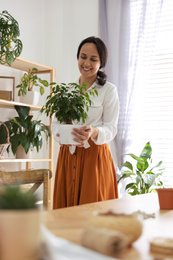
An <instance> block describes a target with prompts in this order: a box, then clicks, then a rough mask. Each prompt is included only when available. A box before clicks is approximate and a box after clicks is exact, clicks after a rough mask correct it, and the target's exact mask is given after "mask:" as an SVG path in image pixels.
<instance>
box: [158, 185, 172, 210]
mask: <svg viewBox="0 0 173 260" xmlns="http://www.w3.org/2000/svg"><path fill="white" fill-rule="evenodd" d="M157 194H158V198H159V204H160V209H173V188H160V189H157Z"/></svg>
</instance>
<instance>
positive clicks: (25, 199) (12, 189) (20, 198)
mask: <svg viewBox="0 0 173 260" xmlns="http://www.w3.org/2000/svg"><path fill="white" fill-rule="evenodd" d="M36 202H37V197H36V195H34V194H32V193H29V192H22V191H21V190H20V187H19V186H18V185H17V186H6V187H5V188H3V190H2V193H1V194H0V210H27V209H36V208H37V204H36Z"/></svg>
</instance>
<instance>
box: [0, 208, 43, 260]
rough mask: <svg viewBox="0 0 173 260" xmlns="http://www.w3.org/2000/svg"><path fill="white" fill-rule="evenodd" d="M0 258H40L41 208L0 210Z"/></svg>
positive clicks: (19, 259) (5, 259)
mask: <svg viewBox="0 0 173 260" xmlns="http://www.w3.org/2000/svg"><path fill="white" fill-rule="evenodd" d="M0 230H1V236H0V249H1V250H0V259H1V260H12V259H13V260H24V259H32V260H37V259H39V247H40V212H39V210H16V211H15V210H0Z"/></svg>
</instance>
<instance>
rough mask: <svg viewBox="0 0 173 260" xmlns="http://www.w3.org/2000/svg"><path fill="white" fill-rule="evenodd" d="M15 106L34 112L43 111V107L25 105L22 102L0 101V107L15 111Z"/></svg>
mask: <svg viewBox="0 0 173 260" xmlns="http://www.w3.org/2000/svg"><path fill="white" fill-rule="evenodd" d="M14 106H26V107H30V108H31V110H32V111H38V110H40V109H41V106H35V105H30V104H24V103H20V102H15V101H7V100H4V99H0V107H3V108H10V109H14Z"/></svg>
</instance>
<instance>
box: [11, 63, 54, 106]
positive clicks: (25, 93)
mask: <svg viewBox="0 0 173 260" xmlns="http://www.w3.org/2000/svg"><path fill="white" fill-rule="evenodd" d="M37 71H38V70H37V68H33V69H32V70H29V72H28V74H27V73H25V74H24V75H23V77H22V78H21V84H19V85H17V86H16V88H19V90H18V96H21V102H22V103H26V104H33V105H37V104H38V101H39V96H40V94H41V95H43V94H44V88H45V87H48V86H49V83H48V81H47V80H42V79H41V78H39V77H38V76H37V75H35V74H34V73H36V72H37ZM34 86H36V87H39V88H40V92H38V91H33V87H34Z"/></svg>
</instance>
